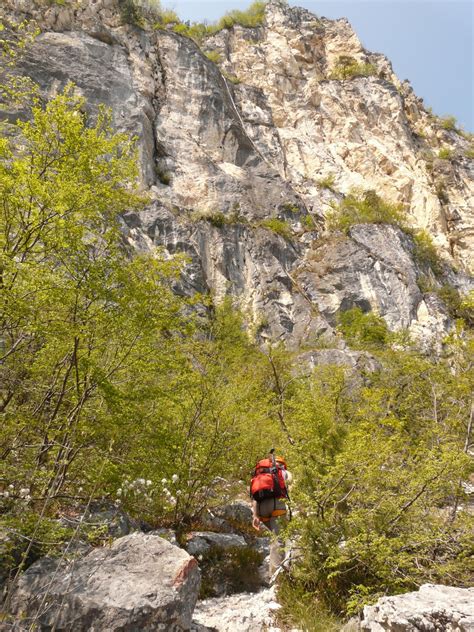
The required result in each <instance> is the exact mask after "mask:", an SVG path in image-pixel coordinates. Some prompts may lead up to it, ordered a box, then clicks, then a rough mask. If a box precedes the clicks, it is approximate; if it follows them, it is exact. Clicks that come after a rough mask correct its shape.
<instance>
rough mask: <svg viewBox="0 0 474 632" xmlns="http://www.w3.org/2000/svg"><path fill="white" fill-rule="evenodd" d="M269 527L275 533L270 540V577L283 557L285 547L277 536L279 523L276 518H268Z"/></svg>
mask: <svg viewBox="0 0 474 632" xmlns="http://www.w3.org/2000/svg"><path fill="white" fill-rule="evenodd" d="M269 526H270V529H271V530H272V531H273V533H274V534H275V537H273V538H272V540H271V542H270V569H269V570H270V577H271V576H272V575H273V574H274V573H275V571H276V570H277V569H278V567H279V566H280V564H281V563H282V562H283V560H284V559H285V549H284V546H283V542H282V541H281V540H280V538H279V537H278V534H279V533H280V524H279V520H278V518H272V519H271V520H270V525H269Z"/></svg>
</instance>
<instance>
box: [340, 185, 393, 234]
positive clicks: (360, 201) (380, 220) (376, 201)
mask: <svg viewBox="0 0 474 632" xmlns="http://www.w3.org/2000/svg"><path fill="white" fill-rule="evenodd" d="M327 222H328V227H329V229H330V230H341V231H343V232H344V233H347V232H348V231H349V229H350V227H351V226H353V225H354V224H393V225H395V226H400V228H403V227H404V225H405V217H404V213H403V206H402V205H400V204H392V203H391V202H387V201H385V200H383V199H382V198H381V197H379V196H378V195H377V194H376V193H375V191H365V192H364V193H363V194H362V195H358V194H357V193H350V194H349V195H348V196H347V197H346V198H344V200H342V202H340V204H339V205H338V206H337V207H336V208H335V209H334V211H333V212H332V213H328V216H327Z"/></svg>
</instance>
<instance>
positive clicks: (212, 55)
mask: <svg viewBox="0 0 474 632" xmlns="http://www.w3.org/2000/svg"><path fill="white" fill-rule="evenodd" d="M205 55H206V57H207V58H208V59H209V61H212V62H213V63H214V64H218V63H220V62H221V61H222V56H221V54H220V53H218V52H217V51H216V50H209V51H206V53H205Z"/></svg>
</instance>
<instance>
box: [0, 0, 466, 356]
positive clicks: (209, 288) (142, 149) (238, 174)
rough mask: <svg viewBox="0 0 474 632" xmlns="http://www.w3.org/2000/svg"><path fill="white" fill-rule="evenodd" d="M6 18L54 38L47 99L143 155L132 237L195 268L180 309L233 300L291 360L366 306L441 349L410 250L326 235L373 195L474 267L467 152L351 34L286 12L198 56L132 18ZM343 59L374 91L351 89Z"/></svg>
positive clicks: (35, 66) (39, 10)
mask: <svg viewBox="0 0 474 632" xmlns="http://www.w3.org/2000/svg"><path fill="white" fill-rule="evenodd" d="M2 9H3V11H5V12H6V13H8V14H9V15H11V16H14V17H16V18H17V19H22V18H23V17H27V18H34V19H36V20H37V21H38V24H39V26H40V27H41V29H42V32H41V34H40V35H39V36H38V38H37V40H36V42H35V43H34V44H33V46H32V47H31V49H30V50H29V51H28V53H27V54H26V56H25V58H24V59H23V60H22V61H21V62H20V64H19V72H22V73H25V74H28V75H30V76H31V77H33V79H34V80H35V81H36V82H37V83H38V84H39V86H40V88H41V90H42V93H43V94H44V95H45V96H51V95H53V94H55V93H56V92H58V91H59V90H60V89H61V88H62V87H63V86H64V85H65V84H66V83H67V81H73V82H74V83H75V84H76V86H77V90H78V91H79V92H80V93H82V94H84V96H85V97H86V98H87V101H88V104H89V105H88V107H89V109H90V111H91V113H92V114H94V113H95V112H96V110H97V107H98V105H99V104H100V103H105V104H106V105H108V106H109V107H110V108H111V110H112V113H113V121H114V124H115V126H116V127H117V128H118V129H120V130H123V131H126V132H129V133H131V134H134V135H136V136H137V137H138V147H139V154H140V165H141V180H142V185H143V187H144V188H145V189H146V190H147V192H148V194H149V198H150V203H149V205H148V206H147V208H145V209H144V210H143V211H141V212H140V213H128V214H126V215H125V217H124V222H125V224H124V232H125V234H126V236H127V238H128V240H129V242H130V243H131V244H132V245H133V246H135V247H136V248H138V249H149V248H152V247H154V246H160V247H163V248H164V249H165V250H166V251H167V252H169V253H170V254H174V253H176V252H184V253H185V254H186V255H188V257H189V263H188V265H187V267H186V270H185V272H184V274H183V278H182V287H181V289H182V291H184V292H186V293H194V292H204V293H211V294H212V296H213V297H214V298H215V300H216V301H217V302H219V301H221V300H222V298H223V297H224V296H225V295H229V294H230V295H232V296H233V297H235V300H236V303H238V304H239V306H240V307H241V308H242V309H243V310H244V312H245V314H246V315H247V318H248V320H249V324H251V325H252V326H253V328H254V330H255V332H256V333H257V334H258V336H260V339H261V340H265V339H268V338H270V339H272V340H285V341H286V342H287V343H288V344H289V345H290V346H293V347H299V346H300V345H301V344H302V343H304V344H306V345H308V344H311V343H312V342H313V341H315V340H317V339H318V338H320V337H321V336H323V337H325V338H326V339H330V340H331V339H333V338H334V326H335V322H336V317H337V314H338V313H339V312H340V311H343V310H345V309H347V308H349V307H351V306H355V305H358V306H360V307H362V308H363V309H366V310H368V309H373V310H375V311H376V312H377V313H379V314H380V315H381V316H382V317H383V318H384V319H385V320H386V322H387V324H388V325H389V327H390V328H391V329H394V330H397V329H401V328H408V329H409V330H410V331H411V332H412V333H413V335H414V336H416V337H418V338H419V339H421V340H422V341H424V344H426V345H427V346H432V342H433V341H434V340H437V339H442V338H443V336H444V334H445V333H446V331H447V329H448V328H449V326H450V321H449V318H448V317H447V314H446V309H445V307H444V306H443V304H442V302H441V301H440V300H439V299H437V298H436V296H433V295H426V294H423V293H422V292H421V291H420V289H419V287H418V283H419V278H420V275H421V274H424V275H425V276H426V274H428V276H430V275H431V273H430V271H429V270H427V269H422V267H420V266H419V265H418V264H417V263H416V261H415V259H414V249H413V243H412V242H411V240H410V238H409V237H407V236H406V235H405V234H404V233H402V232H401V231H400V230H399V229H396V228H391V227H383V226H380V225H372V226H358V227H357V226H356V227H353V228H352V230H351V231H350V233H349V235H348V236H346V237H345V236H341V235H330V236H328V235H327V233H325V232H324V231H325V220H326V216H327V213H328V211H330V210H331V208H332V206H331V205H333V204H334V203H338V202H339V201H340V200H341V199H343V197H344V196H345V195H346V194H347V193H348V192H349V191H351V189H353V188H354V187H358V188H360V189H362V190H368V189H371V190H375V191H376V192H377V193H379V194H380V195H381V196H383V197H386V198H387V199H389V200H391V201H393V202H401V203H403V204H405V205H406V207H407V218H408V222H409V223H411V224H412V225H413V226H415V227H421V228H425V229H427V230H428V231H429V232H430V233H431V234H432V235H433V237H434V238H435V240H436V243H437V245H438V247H439V249H440V252H441V253H444V254H443V256H444V257H445V259H446V260H447V261H450V262H453V261H454V260H456V261H457V265H458V267H459V269H462V267H463V266H465V267H469V265H470V263H472V260H474V259H473V257H472V252H473V250H474V241H473V240H474V233H473V232H472V224H473V219H474V216H473V210H472V208H473V200H474V185H473V181H474V178H473V175H474V167H473V161H472V160H470V159H468V158H467V157H466V155H469V152H468V149H469V140H468V139H466V138H464V137H463V136H462V135H461V134H459V133H456V132H455V131H453V130H449V129H448V130H447V129H444V128H443V126H442V124H441V122H440V121H439V119H436V117H433V116H432V115H430V114H429V113H428V112H427V111H426V110H425V108H424V107H423V104H422V102H421V100H420V99H417V98H416V96H415V95H414V94H413V91H412V90H411V88H410V86H409V85H408V84H407V83H401V82H400V81H399V80H398V79H397V77H396V76H395V74H394V73H393V70H392V68H391V66H390V63H389V62H388V60H387V59H385V58H384V57H383V56H382V55H376V54H372V53H370V52H368V51H366V50H365V49H364V48H363V47H362V45H361V43H360V41H359V40H358V38H357V36H356V34H355V33H354V31H353V30H352V28H351V27H350V25H349V23H348V22H347V21H346V20H336V21H332V20H327V19H325V18H320V17H317V16H315V15H313V14H312V13H310V12H309V11H306V10H303V9H298V8H290V7H289V6H288V5H287V4H286V3H284V2H280V1H279V0H272V1H271V2H270V3H269V5H268V6H267V9H266V15H265V20H264V24H263V25H262V26H260V27H257V28H253V29H248V28H242V27H240V26H238V25H235V26H234V27H233V28H231V29H224V30H222V31H220V32H219V33H217V34H215V35H214V36H212V37H210V38H207V39H206V40H205V41H204V42H203V43H202V45H201V47H199V46H198V45H197V44H196V43H195V42H194V41H193V40H191V39H189V38H187V37H185V36H183V35H180V34H177V33H174V32H173V31H172V30H171V28H168V29H166V28H165V29H153V28H151V24H152V22H150V24H149V25H148V26H147V25H146V24H144V25H143V28H140V27H137V26H136V25H133V24H126V23H124V21H123V19H122V17H123V16H122V17H121V12H120V8H119V4H118V0H80V1H79V2H75V3H69V1H68V0H67V1H66V2H64V3H61V4H59V3H57V4H53V5H52V6H48V7H45V6H44V3H41V2H39V0H33V1H28V2H27V1H26V0H5V1H4V3H3V7H2ZM206 51H213V52H214V57H213V58H214V59H217V60H218V62H217V63H214V62H213V61H211V60H210V59H209V58H208V57H206V55H205V52H206ZM341 56H345V57H346V58H347V57H350V58H352V59H353V60H354V61H355V63H360V64H368V65H369V67H370V68H371V73H372V74H371V76H365V77H356V78H352V79H346V80H342V79H340V78H337V73H336V74H335V71H337V68H338V63H339V62H340V58H341ZM17 114H18V112H15V113H13V114H12V118H14V117H16V116H17ZM20 114H21V112H20ZM440 149H445V150H447V153H448V155H449V159H439V158H437V154H438V152H439V150H440ZM431 276H432V275H431ZM454 276H455V275H454ZM430 278H431V277H430ZM443 282H445V280H443V281H441V283H443ZM449 282H454V283H456V284H457V285H458V286H459V287H460V288H461V289H462V291H466V290H467V289H469V287H472V284H471V285H469V283H464V282H463V283H461V282H458V281H456V280H453V279H451V278H450V280H449ZM433 283H434V284H435V285H436V283H437V281H436V280H434V281H433Z"/></svg>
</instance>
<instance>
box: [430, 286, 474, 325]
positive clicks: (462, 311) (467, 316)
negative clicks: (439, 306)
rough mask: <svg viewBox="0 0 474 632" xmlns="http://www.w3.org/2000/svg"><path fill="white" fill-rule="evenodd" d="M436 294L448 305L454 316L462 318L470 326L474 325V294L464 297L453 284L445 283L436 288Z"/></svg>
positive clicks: (450, 312) (450, 313)
mask: <svg viewBox="0 0 474 632" xmlns="http://www.w3.org/2000/svg"><path fill="white" fill-rule="evenodd" d="M436 294H437V295H438V296H439V297H440V299H441V300H442V301H443V302H444V304H445V305H446V307H447V309H448V312H449V315H450V316H451V317H452V318H461V319H462V320H463V321H464V322H465V323H466V324H467V325H468V326H471V327H472V326H473V325H474V304H473V298H474V294H473V293H472V292H471V294H470V295H468V296H467V297H464V298H463V297H462V296H461V295H460V293H459V291H458V290H457V289H456V288H455V287H453V286H452V285H443V286H441V287H440V288H438V289H436Z"/></svg>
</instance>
